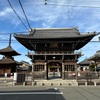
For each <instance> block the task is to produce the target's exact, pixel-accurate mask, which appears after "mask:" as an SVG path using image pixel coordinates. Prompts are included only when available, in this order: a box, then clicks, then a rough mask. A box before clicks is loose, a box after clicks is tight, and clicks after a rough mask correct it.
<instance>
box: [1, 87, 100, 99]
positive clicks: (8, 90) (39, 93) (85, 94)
mask: <svg viewBox="0 0 100 100" xmlns="http://www.w3.org/2000/svg"><path fill="white" fill-rule="evenodd" d="M22 99H23V100H100V87H99V86H97V87H95V86H87V87H85V86H83V87H82V86H81V87H77V86H65V87H64V86H57V87H55V86H52V87H46V86H43V87H23V86H22V87H0V100H22Z"/></svg>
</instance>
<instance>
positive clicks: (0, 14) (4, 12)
mask: <svg viewBox="0 0 100 100" xmlns="http://www.w3.org/2000/svg"><path fill="white" fill-rule="evenodd" d="M12 12H13V11H12V9H11V8H7V7H6V8H4V9H3V10H2V11H0V17H5V16H7V15H8V14H10V13H12Z"/></svg>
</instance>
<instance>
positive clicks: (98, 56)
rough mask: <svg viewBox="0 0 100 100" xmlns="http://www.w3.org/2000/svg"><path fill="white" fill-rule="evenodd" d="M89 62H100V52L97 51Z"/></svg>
mask: <svg viewBox="0 0 100 100" xmlns="http://www.w3.org/2000/svg"><path fill="white" fill-rule="evenodd" d="M89 60H100V50H99V51H97V52H96V53H95V54H94V55H93V56H91V57H90V58H89Z"/></svg>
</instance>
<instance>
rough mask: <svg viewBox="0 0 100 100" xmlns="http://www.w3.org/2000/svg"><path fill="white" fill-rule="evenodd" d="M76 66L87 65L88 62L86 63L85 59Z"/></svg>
mask: <svg viewBox="0 0 100 100" xmlns="http://www.w3.org/2000/svg"><path fill="white" fill-rule="evenodd" d="M78 64H79V65H89V64H90V62H89V61H88V59H85V60H83V61H81V62H79V63H78Z"/></svg>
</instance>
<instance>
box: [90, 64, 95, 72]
mask: <svg viewBox="0 0 100 100" xmlns="http://www.w3.org/2000/svg"><path fill="white" fill-rule="evenodd" d="M94 69H95V64H94V63H91V64H90V65H89V70H90V71H93V70H94Z"/></svg>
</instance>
